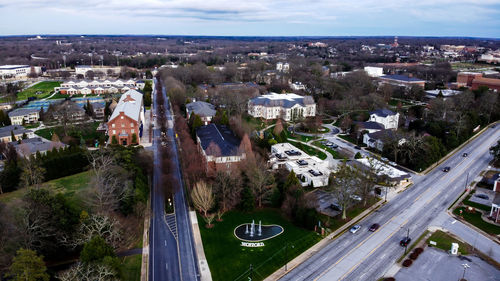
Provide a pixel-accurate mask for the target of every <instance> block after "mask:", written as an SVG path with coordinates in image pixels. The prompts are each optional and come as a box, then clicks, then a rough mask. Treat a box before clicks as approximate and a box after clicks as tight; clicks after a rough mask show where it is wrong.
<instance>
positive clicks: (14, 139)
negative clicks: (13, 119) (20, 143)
mask: <svg viewBox="0 0 500 281" xmlns="http://www.w3.org/2000/svg"><path fill="white" fill-rule="evenodd" d="M10 140H11V141H16V135H14V131H10Z"/></svg>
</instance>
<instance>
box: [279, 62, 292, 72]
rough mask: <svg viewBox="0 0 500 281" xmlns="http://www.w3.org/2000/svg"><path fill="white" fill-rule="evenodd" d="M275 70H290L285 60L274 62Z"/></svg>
mask: <svg viewBox="0 0 500 281" xmlns="http://www.w3.org/2000/svg"><path fill="white" fill-rule="evenodd" d="M276 70H277V71H281V72H288V71H289V70H290V64H289V63H287V62H284V63H283V62H278V63H276Z"/></svg>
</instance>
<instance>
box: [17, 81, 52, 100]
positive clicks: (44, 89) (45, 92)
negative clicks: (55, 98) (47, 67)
mask: <svg viewBox="0 0 500 281" xmlns="http://www.w3.org/2000/svg"><path fill="white" fill-rule="evenodd" d="M59 86H61V82H60V81H43V82H40V83H38V84H36V85H34V86H33V87H29V88H28V89H26V90H24V91H22V92H20V93H18V94H17V100H26V99H28V98H29V97H37V98H38V99H43V98H46V97H48V96H49V95H50V94H51V93H52V92H54V87H59ZM37 92H41V93H39V94H37Z"/></svg>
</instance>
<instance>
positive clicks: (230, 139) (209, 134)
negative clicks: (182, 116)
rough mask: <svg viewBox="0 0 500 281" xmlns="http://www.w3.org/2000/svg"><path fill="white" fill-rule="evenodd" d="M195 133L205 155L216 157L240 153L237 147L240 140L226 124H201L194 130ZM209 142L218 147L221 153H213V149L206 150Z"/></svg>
mask: <svg viewBox="0 0 500 281" xmlns="http://www.w3.org/2000/svg"><path fill="white" fill-rule="evenodd" d="M196 135H197V136H198V138H199V139H200V142H201V147H202V148H203V150H204V151H205V153H206V154H207V155H211V156H216V157H217V156H234V155H240V153H239V147H240V142H241V141H240V140H239V139H238V137H237V136H236V135H234V133H233V132H232V131H231V130H230V129H229V128H228V127H227V126H224V125H215V124H209V125H206V126H201V127H199V128H198V129H197V130H196ZM211 143H213V144H215V145H216V146H218V147H219V149H220V153H221V155H214V151H210V150H208V151H207V149H208V147H209V146H210V144H211Z"/></svg>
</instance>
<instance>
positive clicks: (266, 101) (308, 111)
mask: <svg viewBox="0 0 500 281" xmlns="http://www.w3.org/2000/svg"><path fill="white" fill-rule="evenodd" d="M248 114H250V115H251V116H253V117H255V118H264V119H266V120H269V119H277V118H282V119H283V120H285V121H290V120H296V119H300V118H306V117H313V116H316V103H314V99H313V98H312V97H311V96H299V95H297V94H277V93H269V94H266V95H262V96H259V97H256V98H253V99H251V100H250V101H248Z"/></svg>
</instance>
